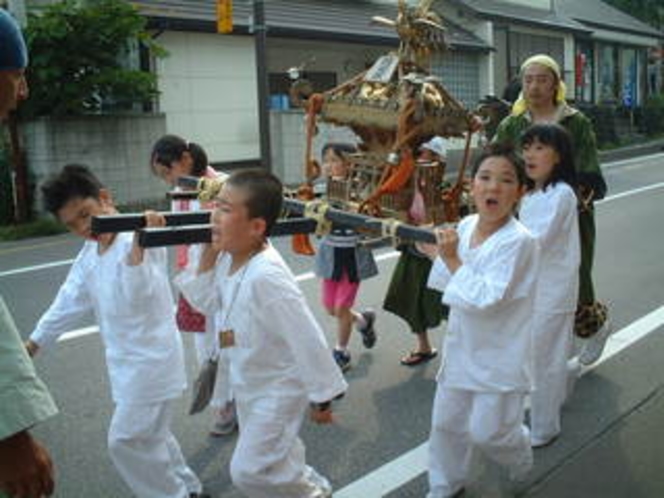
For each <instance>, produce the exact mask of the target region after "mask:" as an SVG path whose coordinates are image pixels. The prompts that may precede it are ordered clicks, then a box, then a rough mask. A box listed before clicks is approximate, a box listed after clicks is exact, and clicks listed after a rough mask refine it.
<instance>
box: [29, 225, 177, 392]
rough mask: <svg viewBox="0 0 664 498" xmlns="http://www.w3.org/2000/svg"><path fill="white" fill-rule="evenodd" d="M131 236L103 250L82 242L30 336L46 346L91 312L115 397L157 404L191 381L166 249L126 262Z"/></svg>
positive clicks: (126, 235) (120, 235)
mask: <svg viewBox="0 0 664 498" xmlns="http://www.w3.org/2000/svg"><path fill="white" fill-rule="evenodd" d="M132 240H133V234H132V233H120V234H118V235H117V237H116V239H115V241H114V242H113V244H112V245H111V246H110V247H109V248H108V250H107V251H106V252H104V253H103V254H101V255H100V254H99V253H98V245H97V243H95V242H90V241H87V242H85V244H84V245H83V248H82V249H81V251H80V252H79V254H78V256H77V257H76V260H75V261H74V264H73V265H72V267H71V269H70V271H69V274H68V275H67V279H66V280H65V282H64V284H63V285H62V287H61V288H60V290H59V291H58V294H57V296H56V297H55V300H54V301H53V303H52V304H51V306H50V307H49V309H48V310H47V311H46V312H45V313H44V315H43V316H42V317H41V319H40V320H39V323H38V324H37V327H36V328H35V330H34V331H33V333H32V334H31V336H30V339H32V340H33V341H34V342H36V343H37V344H38V345H39V346H41V347H47V346H48V345H50V344H52V343H54V342H55V341H56V340H57V338H58V337H60V335H62V334H63V333H65V332H67V331H69V330H71V328H72V327H74V326H76V324H77V323H79V320H80V319H81V318H82V317H84V316H85V315H86V314H87V313H89V312H91V311H92V312H94V314H95V316H96V318H97V322H98V324H99V330H100V334H101V338H102V341H103V343H104V346H105V352H106V363H107V367H108V374H109V380H110V384H111V391H112V396H113V400H114V401H115V402H116V403H154V402H159V401H164V400H167V399H172V398H175V397H178V396H179V395H181V393H182V391H183V390H184V389H185V387H186V377H185V370H184V356H183V351H182V340H181V337H180V334H179V333H178V330H177V327H176V324H175V317H174V311H173V296H172V293H171V288H170V285H169V281H168V275H167V272H166V265H167V262H166V249H164V248H162V249H149V250H146V251H145V258H144V261H143V263H142V264H140V265H137V266H129V265H128V264H127V260H128V255H129V253H130V252H131V246H132ZM84 374H85V373H84V372H81V375H84Z"/></svg>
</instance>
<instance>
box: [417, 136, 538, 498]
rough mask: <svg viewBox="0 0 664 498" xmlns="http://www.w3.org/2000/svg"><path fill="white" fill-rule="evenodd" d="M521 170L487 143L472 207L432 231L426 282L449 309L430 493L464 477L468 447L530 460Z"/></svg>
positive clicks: (451, 490)
mask: <svg viewBox="0 0 664 498" xmlns="http://www.w3.org/2000/svg"><path fill="white" fill-rule="evenodd" d="M525 180H526V179H525V173H524V171H523V164H522V162H521V160H520V159H519V158H518V157H517V156H516V155H515V154H514V152H513V151H512V149H511V148H506V147H501V146H492V147H490V148H489V149H487V150H485V151H484V152H483V153H482V154H481V156H480V157H479V158H478V160H477V162H476V163H475V166H474V168H473V172H472V189H471V192H472V196H473V199H474V201H475V205H476V206H477V214H474V215H471V216H468V217H467V218H465V219H464V220H462V221H461V223H460V224H459V226H458V229H456V230H455V229H452V228H446V229H442V230H439V231H438V232H437V236H438V239H439V242H438V251H439V256H438V257H436V259H435V261H434V264H433V267H432V269H431V274H430V277H429V285H430V286H431V287H433V288H436V289H438V290H440V291H441V292H443V291H444V295H443V302H444V303H445V304H447V305H449V307H450V315H449V319H448V327H447V334H446V337H445V343H444V360H443V364H442V366H441V369H440V372H439V374H438V378H437V380H438V387H437V389H436V395H435V399H434V404H433V418H432V426H431V435H430V438H429V484H430V491H429V494H428V497H429V498H443V497H449V496H453V495H454V494H456V493H458V492H459V491H460V490H461V489H463V488H464V487H465V486H466V484H467V480H468V477H469V476H468V474H469V465H470V461H471V455H472V452H473V450H480V451H481V452H482V453H484V454H485V456H487V457H488V458H490V459H491V460H493V461H494V462H496V463H498V464H499V465H500V466H501V467H502V468H504V469H506V470H507V471H508V474H509V478H510V479H511V480H514V481H519V480H521V479H522V478H523V477H524V476H525V475H526V473H527V472H528V471H529V470H530V468H531V467H532V462H533V457H532V450H531V448H530V438H529V435H528V429H527V428H526V427H525V426H523V424H522V420H523V409H524V400H525V397H526V395H527V393H528V392H529V391H530V389H531V385H532V379H531V356H532V339H531V326H532V325H531V324H532V320H531V318H532V310H533V293H534V288H535V280H536V277H537V270H538V247H537V241H536V240H535V239H534V237H533V236H532V235H531V234H530V233H529V232H528V230H527V229H526V228H525V227H524V226H523V225H522V224H521V223H520V222H519V221H517V220H516V219H515V218H514V216H513V213H514V209H515V207H516V205H517V203H518V201H519V199H520V198H521V195H522V194H523V192H524V186H525Z"/></svg>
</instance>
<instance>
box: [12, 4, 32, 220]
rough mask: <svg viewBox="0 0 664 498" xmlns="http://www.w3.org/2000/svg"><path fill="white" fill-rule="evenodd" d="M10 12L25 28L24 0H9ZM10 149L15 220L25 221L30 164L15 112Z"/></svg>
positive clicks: (28, 214) (27, 209) (28, 213)
mask: <svg viewBox="0 0 664 498" xmlns="http://www.w3.org/2000/svg"><path fill="white" fill-rule="evenodd" d="M7 7H8V9H9V12H10V13H11V14H12V15H13V16H14V17H15V18H16V20H17V21H18V22H19V24H20V25H21V27H23V28H25V26H26V24H27V16H26V12H25V1H24V0H9V2H8V5H7ZM8 128H9V150H10V162H11V165H12V180H13V184H14V185H13V193H14V221H15V222H16V223H25V222H26V221H28V217H29V216H30V212H29V211H30V208H29V201H28V165H27V163H26V159H25V151H24V150H23V148H22V147H21V140H20V136H21V134H20V131H19V124H18V118H17V117H16V114H15V113H12V114H11V115H10V116H9V120H8Z"/></svg>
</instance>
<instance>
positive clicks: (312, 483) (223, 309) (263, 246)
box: [176, 169, 347, 498]
mask: <svg viewBox="0 0 664 498" xmlns="http://www.w3.org/2000/svg"><path fill="white" fill-rule="evenodd" d="M282 201H283V188H282V185H281V182H280V181H279V180H278V179H277V178H276V177H275V176H274V175H272V174H270V173H268V172H266V171H265V170H252V169H249V170H241V171H238V172H236V173H233V174H232V175H231V176H230V177H229V178H228V179H227V180H226V182H225V184H224V186H223V188H222V190H221V192H220V194H219V198H218V202H219V207H218V208H217V209H216V210H215V211H214V214H213V216H212V223H213V228H212V243H211V244H210V245H209V246H207V247H206V249H205V250H204V251H203V254H202V257H201V263H200V266H199V274H198V275H197V276H191V275H188V274H181V275H180V276H178V278H177V279H176V283H177V284H178V286H179V287H180V290H181V291H182V292H183V293H184V295H185V297H186V298H187V299H188V300H189V302H191V303H192V305H194V306H195V307H197V308H198V309H199V310H201V311H203V312H205V313H206V314H207V315H208V316H209V315H210V314H212V313H214V312H215V310H220V312H219V313H218V314H217V316H218V317H219V318H220V321H219V323H218V324H217V330H218V335H219V343H220V347H222V348H228V349H229V350H230V351H229V353H230V354H229V357H230V377H231V378H230V381H231V387H232V389H233V392H234V393H235V401H236V406H237V414H238V422H239V425H240V435H239V439H238V442H237V446H236V448H235V452H234V453H233V457H232V460H231V469H230V470H231V478H232V479H233V483H234V484H235V486H237V487H238V488H239V489H240V491H242V493H244V494H245V495H246V496H248V497H250V498H278V497H284V498H285V497H288V498H322V497H329V496H331V494H332V490H331V486H330V484H329V482H328V481H327V479H325V478H324V477H322V476H321V475H320V474H318V473H317V472H316V471H315V470H314V469H312V468H311V467H309V466H308V465H306V463H305V458H304V445H303V443H302V441H301V440H300V438H299V437H298V433H299V430H300V427H301V425H302V421H303V418H304V414H305V412H306V410H307V407H308V406H309V405H311V415H312V418H313V419H314V421H316V422H320V423H329V422H331V421H332V411H331V401H332V400H333V399H335V398H337V397H339V396H341V395H342V394H343V393H344V392H345V390H346V388H347V384H346V382H345V381H344V378H343V375H342V373H341V371H340V370H339V368H337V366H336V364H335V363H334V361H333V359H332V356H331V355H330V354H329V350H328V348H327V344H326V341H325V337H324V335H323V332H322V330H321V328H320V326H319V325H318V324H317V322H316V320H315V319H314V317H313V314H312V312H311V310H310V309H309V307H308V305H307V303H306V301H305V298H304V296H303V294H302V292H301V291H300V289H299V287H298V285H297V283H296V281H295V278H294V276H293V274H292V273H291V271H290V269H289V268H288V266H287V265H286V263H285V262H284V260H283V259H282V258H281V256H280V255H279V253H278V252H277V250H276V249H275V248H274V247H273V246H272V245H271V244H270V243H269V241H268V240H267V237H268V236H269V234H270V230H271V229H272V227H273V226H274V224H275V222H276V220H277V217H278V216H279V214H280V211H281V205H282Z"/></svg>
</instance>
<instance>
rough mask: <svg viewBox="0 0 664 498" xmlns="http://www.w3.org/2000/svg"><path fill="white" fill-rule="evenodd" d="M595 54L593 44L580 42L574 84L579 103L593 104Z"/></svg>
mask: <svg viewBox="0 0 664 498" xmlns="http://www.w3.org/2000/svg"><path fill="white" fill-rule="evenodd" d="M594 58H595V52H594V50H593V46H592V43H590V42H579V43H578V44H577V46H576V57H575V61H574V82H575V88H576V94H575V96H574V98H575V99H576V101H577V102H593V100H594V88H593V87H594V85H593V74H594V65H595V59H594Z"/></svg>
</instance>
